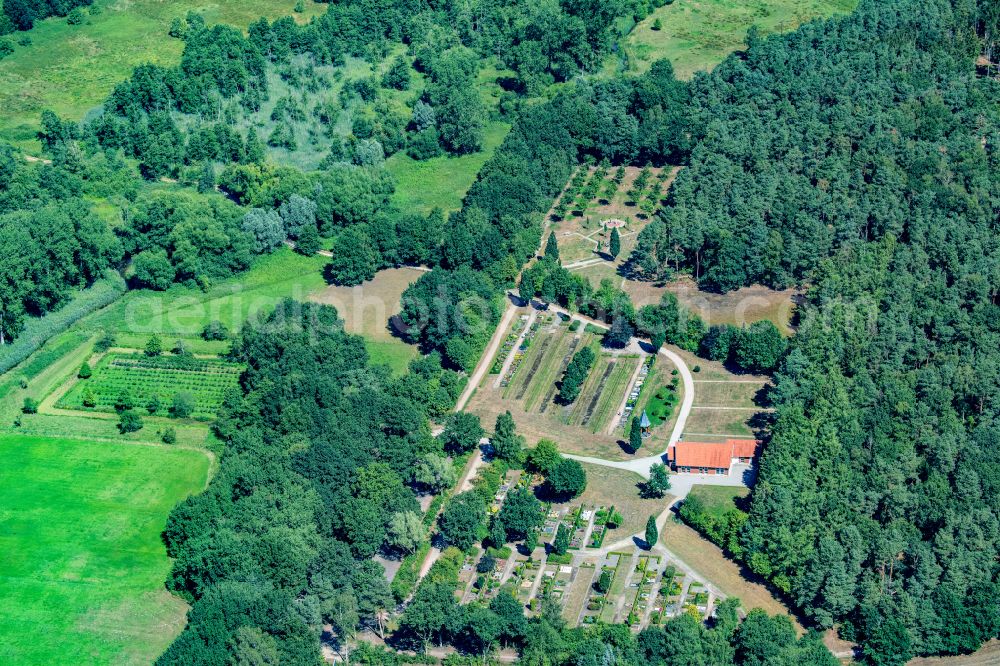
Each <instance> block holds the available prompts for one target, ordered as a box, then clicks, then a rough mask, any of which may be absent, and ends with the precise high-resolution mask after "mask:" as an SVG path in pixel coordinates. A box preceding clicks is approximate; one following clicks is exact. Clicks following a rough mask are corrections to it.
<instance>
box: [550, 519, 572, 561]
mask: <svg viewBox="0 0 1000 666" xmlns="http://www.w3.org/2000/svg"><path fill="white" fill-rule="evenodd" d="M568 548H569V529H568V528H567V527H566V524H565V523H559V527H558V529H556V538H555V539H554V540H553V541H552V552H553V553H555V554H556V555H565V554H566V550H567V549H568Z"/></svg>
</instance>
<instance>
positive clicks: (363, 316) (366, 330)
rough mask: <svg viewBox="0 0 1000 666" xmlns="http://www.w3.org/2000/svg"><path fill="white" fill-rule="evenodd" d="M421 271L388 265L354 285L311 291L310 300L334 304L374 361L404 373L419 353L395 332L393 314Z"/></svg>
mask: <svg viewBox="0 0 1000 666" xmlns="http://www.w3.org/2000/svg"><path fill="white" fill-rule="evenodd" d="M421 275H423V271H422V270H420V269H418V268H409V267H403V268H388V269H386V270H383V271H379V272H378V273H377V274H376V275H375V278H374V279H372V280H369V281H368V282H365V283H363V284H360V285H357V286H355V287H332V286H331V287H326V288H325V289H322V290H321V291H316V292H313V293H312V295H311V296H310V299H311V300H314V301H316V302H318V303H325V304H327V305H332V306H333V307H335V308H337V312H339V313H340V318H341V319H343V320H344V329H345V330H346V331H347V332H348V333H355V334H357V335H362V336H364V338H365V345H366V346H367V347H368V354H369V355H370V356H371V358H372V360H373V361H374V362H376V363H384V364H386V365H388V366H389V367H390V368H392V370H393V372H395V373H396V374H403V373H404V372H405V371H406V368H407V366H408V365H409V363H410V361H412V360H413V359H415V358H416V357H417V355H418V351H417V347H416V346H415V345H411V344H407V343H405V342H403V341H402V340H401V339H400V338H398V337H396V336H395V335H394V333H398V331H395V330H393V328H392V321H393V317H395V316H396V315H397V314H399V312H400V310H401V309H402V307H401V304H400V300H401V297H402V295H403V292H404V291H406V288H407V287H409V286H410V285H411V284H413V283H414V282H416V281H417V279H418V278H419V277H420V276H421Z"/></svg>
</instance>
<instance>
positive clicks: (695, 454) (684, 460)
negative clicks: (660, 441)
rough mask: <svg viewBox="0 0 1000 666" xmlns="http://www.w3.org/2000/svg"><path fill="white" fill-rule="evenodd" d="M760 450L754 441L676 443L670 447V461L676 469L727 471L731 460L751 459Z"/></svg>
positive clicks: (730, 440) (758, 444) (728, 440)
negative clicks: (695, 468) (694, 468)
mask: <svg viewBox="0 0 1000 666" xmlns="http://www.w3.org/2000/svg"><path fill="white" fill-rule="evenodd" d="M759 450H760V442H758V441H757V440H755V439H727V440H726V441H725V442H714V443H703V442H677V444H675V445H674V446H672V447H670V453H669V455H670V459H671V460H672V461H673V462H674V465H676V466H677V467H701V468H709V469H710V468H715V469H722V468H725V469H728V468H729V465H730V464H731V463H732V461H733V458H753V457H755V456H756V455H757V453H758V452H759Z"/></svg>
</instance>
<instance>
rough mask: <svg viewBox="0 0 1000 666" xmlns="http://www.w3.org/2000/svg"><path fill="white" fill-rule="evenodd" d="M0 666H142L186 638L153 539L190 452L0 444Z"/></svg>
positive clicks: (197, 481) (184, 482) (8, 440)
mask: <svg viewBox="0 0 1000 666" xmlns="http://www.w3.org/2000/svg"><path fill="white" fill-rule="evenodd" d="M0 452H2V456H3V460H4V464H3V466H2V467H0V598H2V599H3V603H2V604H0V663H4V664H45V665H48V664H95V663H101V664H111V663H114V664H149V663H150V662H152V661H153V660H154V659H155V658H156V656H157V655H159V653H160V652H162V651H163V649H164V648H165V647H166V646H167V645H168V644H169V643H170V641H171V640H173V638H174V637H175V636H176V635H177V634H178V633H179V632H180V630H181V628H182V627H183V626H184V613H185V604H184V603H183V602H182V601H181V600H179V599H177V598H175V597H172V596H170V595H169V594H168V593H167V592H166V590H165V589H164V587H163V581H164V579H165V578H166V575H167V572H168V570H169V568H170V563H169V561H168V559H167V556H166V552H165V551H164V548H163V544H162V542H161V541H160V532H161V530H162V529H163V526H164V524H165V522H166V518H167V514H168V512H169V511H170V509H171V508H172V507H173V506H174V505H175V504H177V502H179V501H180V500H181V499H183V498H184V497H185V496H187V495H189V494H191V493H193V492H197V491H199V490H200V489H201V488H202V487H204V484H205V480H206V477H207V474H208V467H209V461H208V458H207V457H206V456H205V455H204V454H202V453H200V452H197V451H191V450H185V449H178V448H167V447H153V446H139V445H129V444H108V443H97V442H87V441H81V440H75V439H47V438H39V437H23V436H17V435H0Z"/></svg>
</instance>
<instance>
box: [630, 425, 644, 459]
mask: <svg viewBox="0 0 1000 666" xmlns="http://www.w3.org/2000/svg"><path fill="white" fill-rule="evenodd" d="M628 445H629V448H631V449H632V451H633V452H635V451H638V450H639V449H640V448H642V427H641V426H640V425H639V419H637V418H634V417H633V418H632V425H631V426H630V427H629V431H628Z"/></svg>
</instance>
